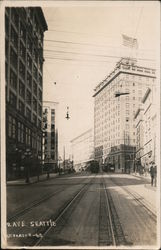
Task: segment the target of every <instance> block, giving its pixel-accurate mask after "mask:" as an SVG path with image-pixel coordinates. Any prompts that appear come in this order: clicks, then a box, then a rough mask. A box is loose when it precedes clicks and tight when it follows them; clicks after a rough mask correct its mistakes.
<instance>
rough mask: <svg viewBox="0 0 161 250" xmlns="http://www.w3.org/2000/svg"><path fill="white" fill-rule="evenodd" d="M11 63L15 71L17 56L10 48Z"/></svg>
mask: <svg viewBox="0 0 161 250" xmlns="http://www.w3.org/2000/svg"><path fill="white" fill-rule="evenodd" d="M11 63H12V66H13V67H14V68H15V69H17V54H16V53H15V51H14V50H13V49H12V48H11Z"/></svg>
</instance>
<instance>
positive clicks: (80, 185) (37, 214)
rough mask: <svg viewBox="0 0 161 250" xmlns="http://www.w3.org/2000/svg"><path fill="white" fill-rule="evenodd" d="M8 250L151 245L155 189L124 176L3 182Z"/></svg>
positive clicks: (81, 175)
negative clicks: (14, 249) (14, 248)
mask: <svg viewBox="0 0 161 250" xmlns="http://www.w3.org/2000/svg"><path fill="white" fill-rule="evenodd" d="M7 202H8V203H7V208H8V209H7V212H8V214H7V215H8V224H7V225H8V228H7V230H8V245H9V246H14V245H17V246H35V245H36V246H110V245H114V246H119V245H125V246H137V245H144V246H145V245H148V246H152V245H156V220H157V217H156V188H155V187H151V185H150V180H149V179H145V178H139V177H137V176H133V175H126V174H106V173H99V174H90V173H88V172H82V173H79V174H70V175H62V176H61V177H55V178H50V179H49V180H42V181H40V182H37V183H32V184H30V185H26V184H25V183H24V184H22V183H19V182H18V181H17V183H16V182H15V183H14V184H8V187H7Z"/></svg>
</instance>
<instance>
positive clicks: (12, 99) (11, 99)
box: [9, 91, 17, 108]
mask: <svg viewBox="0 0 161 250" xmlns="http://www.w3.org/2000/svg"><path fill="white" fill-rule="evenodd" d="M9 102H10V104H11V105H12V107H13V108H16V103H17V97H16V95H15V94H13V93H12V92H11V91H10V93H9Z"/></svg>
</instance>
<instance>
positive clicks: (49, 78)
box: [43, 1, 159, 158]
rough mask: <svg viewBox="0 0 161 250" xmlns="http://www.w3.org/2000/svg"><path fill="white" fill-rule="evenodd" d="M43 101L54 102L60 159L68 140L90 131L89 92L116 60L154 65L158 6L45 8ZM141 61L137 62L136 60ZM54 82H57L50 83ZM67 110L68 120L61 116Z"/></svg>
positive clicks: (121, 4)
mask: <svg viewBox="0 0 161 250" xmlns="http://www.w3.org/2000/svg"><path fill="white" fill-rule="evenodd" d="M43 12H44V15H45V18H46V21H47V25H48V31H47V32H45V36H44V59H45V61H44V79H43V81H44V96H43V99H44V101H48V100H49V101H53V102H58V105H57V107H58V110H57V124H58V134H59V142H58V143H59V149H58V150H59V155H61V156H62V155H63V148H64V147H65V152H66V158H68V156H69V155H70V154H71V153H72V152H71V150H70V141H71V140H72V139H73V138H75V137H77V136H78V135H80V134H81V133H83V132H85V131H86V130H88V129H89V128H92V127H93V124H94V121H93V118H94V105H93V104H94V98H93V97H92V96H93V94H94V88H95V87H96V85H98V84H99V83H100V82H101V81H102V80H103V79H105V78H106V77H107V75H108V74H109V73H110V72H111V71H112V70H113V69H114V67H115V64H116V62H117V61H119V59H120V57H121V56H132V55H134V56H136V57H137V58H138V63H139V65H143V66H147V67H153V68H155V67H156V63H155V60H156V56H157V54H158V46H159V11H158V5H157V2H148V1H144V2H135V1H130V2H119V1H118V2H117V3H115V4H114V5H113V4H112V3H111V2H109V4H108V3H107V4H106V5H101V3H99V5H97V6H94V4H92V3H91V4H88V6H87V5H85V4H84V5H82V4H81V6H77V5H75V6H71V5H66V6H65V7H64V6H63V5H60V6H59V5H57V6H55V7H54V6H52V7H51V6H50V8H48V7H44V8H43ZM122 34H125V35H127V36H130V37H134V38H137V41H138V49H137V50H134V49H133V50H131V49H130V48H127V47H125V46H123V44H122V43H123V41H122ZM139 58H140V59H139ZM55 83H56V84H55ZM67 107H69V116H70V119H69V120H67V119H66V118H65V117H66V112H67Z"/></svg>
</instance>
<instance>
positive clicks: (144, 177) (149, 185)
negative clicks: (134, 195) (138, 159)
mask: <svg viewBox="0 0 161 250" xmlns="http://www.w3.org/2000/svg"><path fill="white" fill-rule="evenodd" d="M132 175H133V176H134V177H136V178H139V179H143V180H146V181H148V183H147V184H144V187H145V188H147V189H151V190H153V191H157V187H155V186H151V177H150V175H149V174H147V176H145V175H140V174H139V173H132Z"/></svg>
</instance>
